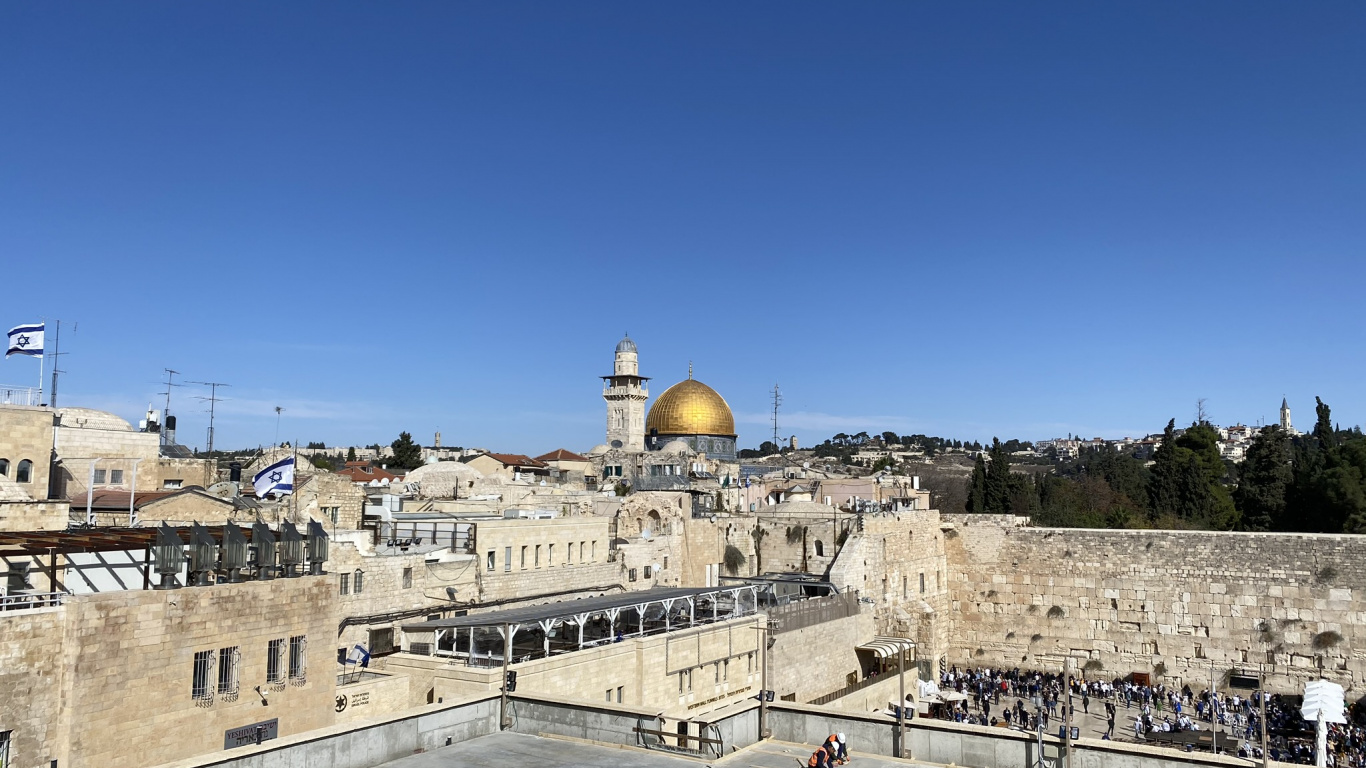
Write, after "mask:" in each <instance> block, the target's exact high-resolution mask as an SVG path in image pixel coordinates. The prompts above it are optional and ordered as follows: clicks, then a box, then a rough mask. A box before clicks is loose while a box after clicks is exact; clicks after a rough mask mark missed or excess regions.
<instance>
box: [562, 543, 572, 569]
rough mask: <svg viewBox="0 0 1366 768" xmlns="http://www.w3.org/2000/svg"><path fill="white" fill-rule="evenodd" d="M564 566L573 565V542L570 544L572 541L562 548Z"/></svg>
mask: <svg viewBox="0 0 1366 768" xmlns="http://www.w3.org/2000/svg"><path fill="white" fill-rule="evenodd" d="M564 564H565V565H573V564H574V542H572V541H571V542H569V543H568V544H566V545H565V547H564Z"/></svg>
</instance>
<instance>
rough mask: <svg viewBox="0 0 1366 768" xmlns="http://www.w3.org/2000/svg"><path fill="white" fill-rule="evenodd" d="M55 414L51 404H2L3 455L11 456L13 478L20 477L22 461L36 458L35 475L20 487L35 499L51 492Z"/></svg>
mask: <svg viewBox="0 0 1366 768" xmlns="http://www.w3.org/2000/svg"><path fill="white" fill-rule="evenodd" d="M54 416H55V414H54V413H53V411H52V409H51V408H39V407H26V406H21V405H0V459H8V460H9V473H8V477H9V479H10V480H14V479H15V478H16V477H17V474H16V473H17V472H18V469H19V462H21V461H31V462H33V475H32V479H31V480H30V481H29V482H27V483H21V484H19V487H20V488H21V489H23V491H24V492H25V493H27V494H28V496H29V498H31V499H33V500H35V501H39V500H42V499H46V498H47V496H48V473H49V471H50V470H51V462H52V429H53V427H52V420H53V418H54Z"/></svg>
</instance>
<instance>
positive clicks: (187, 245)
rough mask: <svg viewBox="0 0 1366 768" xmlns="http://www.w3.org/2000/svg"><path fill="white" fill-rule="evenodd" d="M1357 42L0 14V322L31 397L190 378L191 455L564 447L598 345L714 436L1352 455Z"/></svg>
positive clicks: (636, 15) (291, 10) (579, 438)
mask: <svg viewBox="0 0 1366 768" xmlns="http://www.w3.org/2000/svg"><path fill="white" fill-rule="evenodd" d="M1362 39H1366V5H1363V4H1361V3H1358V2H1350V3H1349V2H1344V3H1333V2H1319V3H1311V4H1292V3H1253V2H1247V3H1152V2H1144V3H1071V4H1063V3H1004V2H1001V3H985V4H974V3H963V2H954V3H940V4H932V3H862V4H827V3H801V2H797V3H791V2H781V3H779V2H772V3H760V2H755V3H743V4H737V3H710V4H708V3H689V4H686V5H675V6H672V7H670V6H667V5H665V4H661V3H606V2H603V3H553V4H551V3H547V4H527V3H450V2H432V3H420V2H407V3H399V4H392V3H389V4H379V3H364V4H362V3H315V4H310V3H288V4H281V3H265V2H261V3H250V2H233V3H172V2H165V3H117V4H115V3H106V4H89V3H86V4H75V3H68V4H59V3H7V4H4V5H0V104H3V110H2V112H0V114H3V119H0V263H3V265H4V270H3V272H4V277H3V282H0V325H5V326H8V325H13V324H19V323H23V322H29V321H33V320H36V319H38V318H39V317H48V318H58V317H60V318H62V319H63V320H64V325H63V329H64V331H63V339H62V349H63V351H65V352H69V353H70V354H69V355H68V356H65V357H64V358H63V367H64V368H65V369H66V370H67V371H68V373H67V374H66V375H65V376H64V377H63V378H62V380H61V384H60V389H61V400H62V403H63V404H66V405H87V406H91V407H97V408H107V409H111V410H115V411H117V412H118V413H120V414H122V415H124V416H126V417H128V418H130V419H136V418H137V417H138V415H139V414H140V412H141V411H142V410H143V409H144V408H145V406H146V403H147V402H148V401H150V400H154V399H156V398H155V394H154V393H156V392H157V391H158V390H159V385H158V384H157V382H158V381H159V380H160V378H161V375H162V374H161V371H162V369H163V368H166V367H170V368H174V369H176V370H179V371H182V372H183V374H184V378H185V379H189V380H204V381H222V382H227V383H229V384H231V385H232V386H231V388H229V389H227V390H225V391H224V393H223V394H224V395H225V396H226V397H228V398H230V399H229V400H228V401H226V402H224V403H221V404H220V406H219V409H220V410H219V418H218V423H217V427H218V440H217V442H218V444H219V445H220V446H246V445H256V444H259V443H269V442H271V441H272V440H274V438H275V422H276V419H275V413H274V407H275V406H276V405H280V406H283V407H284V408H285V411H284V413H283V415H282V418H281V427H280V432H281V435H280V437H281V439H298V440H301V441H308V440H323V441H326V442H327V443H328V444H329V445H331V444H348V443H352V442H355V443H369V442H388V441H390V440H392V439H393V437H394V436H395V435H396V434H397V433H398V431H399V430H408V431H411V432H412V433H414V435H416V436H417V437H418V438H419V439H421V440H422V441H423V442H430V439H431V433H432V432H434V431H435V430H437V429H440V430H441V431H442V433H443V438H444V442H445V443H446V444H456V445H480V446H484V447H487V448H491V449H495V450H505V451H523V452H529V453H533V454H535V453H539V452H541V451H545V450H549V449H552V448H555V447H559V446H565V447H569V448H575V449H580V450H583V449H587V448H588V447H591V446H592V445H594V444H595V443H598V442H601V441H602V439H603V438H602V432H603V425H604V416H603V406H602V402H601V399H600V394H601V390H600V383H599V381H598V379H597V377H598V376H600V375H602V374H604V373H607V372H609V370H610V365H611V354H612V349H613V346H614V345H615V343H616V341H617V340H618V339H619V338H620V337H621V335H622V333H623V332H626V331H629V332H630V334H631V336H632V337H633V338H635V339H636V340H637V341H638V343H639V344H640V349H641V359H642V368H643V373H645V374H646V375H649V376H652V377H654V378H655V387H654V390H655V392H656V393H658V392H660V391H662V390H663V388H664V386H665V385H667V384H668V383H671V382H673V381H676V380H679V379H682V378H684V377H686V375H687V366H688V362H689V360H691V361H693V363H694V365H695V368H696V373H697V378H699V379H701V380H702V381H705V382H707V383H708V384H711V385H712V386H713V387H715V388H716V389H717V390H718V391H720V392H721V393H722V394H723V395H725V396H726V398H727V399H728V400H729V402H730V404H731V406H732V407H733V409H734V410H735V412H736V416H737V421H738V422H739V423H738V426H739V431H740V432H741V436H740V439H741V443H742V444H744V445H757V444H758V442H759V441H760V440H762V439H764V437H765V435H766V434H768V433H769V426H768V416H767V409H768V399H767V398H768V392H769V390H770V389H771V388H772V386H773V385H774V383H775V382H776V383H779V384H780V385H781V386H782V389H783V393H784V398H785V403H784V411H785V413H784V416H783V419H782V425H781V426H782V431H783V433H784V434H791V433H795V434H797V435H798V436H799V438H800V439H802V440H803V441H804V442H806V443H809V442H811V441H812V440H814V439H820V438H824V437H827V436H829V435H831V434H833V433H835V432H839V431H846V432H855V431H859V430H864V429H866V430H869V431H881V430H883V429H892V430H895V431H898V432H903V433H909V432H923V433H928V434H939V435H945V436H951V437H960V438H971V439H988V438H990V437H991V436H992V435H1000V436H1002V437H1020V438H1026V439H1036V438H1044V437H1051V436H1057V435H1062V434H1066V433H1068V432H1074V433H1080V434H1085V435H1088V436H1092V435H1103V436H1112V437H1118V436H1123V435H1126V434H1129V435H1134V434H1139V433H1143V432H1149V431H1157V430H1160V429H1161V427H1162V426H1163V425H1164V424H1165V423H1166V420H1167V419H1168V418H1171V417H1176V418H1177V420H1178V423H1181V422H1187V421H1189V420H1190V418H1191V417H1192V416H1193V414H1194V411H1195V402H1196V400H1197V398H1201V397H1203V398H1207V401H1208V402H1207V409H1208V411H1209V413H1210V414H1211V416H1212V417H1213V418H1214V420H1216V421H1218V422H1221V423H1233V422H1237V421H1242V422H1244V423H1255V422H1256V421H1257V420H1258V419H1260V418H1264V419H1266V420H1268V421H1270V420H1274V419H1275V418H1276V408H1277V406H1278V405H1279V404H1280V400H1281V397H1282V395H1285V396H1288V397H1289V398H1290V401H1291V405H1292V407H1293V408H1294V409H1295V415H1296V421H1297V423H1298V424H1299V425H1300V426H1308V425H1309V424H1310V423H1312V418H1313V407H1312V406H1313V397H1314V396H1315V395H1321V396H1322V397H1323V398H1324V399H1325V400H1326V401H1327V402H1329V403H1330V404H1331V405H1332V406H1333V407H1334V414H1335V416H1336V417H1337V418H1338V420H1340V421H1341V422H1342V423H1344V424H1357V423H1361V422H1363V421H1366V418H1363V412H1364V411H1366V390H1363V388H1362V387H1361V384H1360V382H1361V381H1362V380H1363V378H1366V370H1364V369H1366V362H1364V361H1363V356H1362V354H1361V351H1362V340H1363V338H1366V328H1364V327H1363V326H1364V325H1366V321H1364V320H1363V313H1362V312H1361V301H1360V298H1359V297H1360V295H1361V291H1362V286H1363V278H1364V277H1366V266H1363V259H1362V255H1363V253H1362V252H1363V245H1366V216H1364V215H1363V213H1366V139H1364V138H1363V137H1366V46H1362V45H1361V40H1362ZM76 322H79V330H78V331H76V332H75V333H74V334H72V333H70V332H69V330H70V327H71V325H72V324H73V323H76ZM35 368H36V365H35V363H34V361H32V360H27V359H20V358H11V359H9V360H7V361H4V362H3V363H0V382H3V383H6V384H28V383H29V382H31V381H34V380H36V378H37V372H36V370H35ZM201 390H203V388H202V387H185V388H181V389H177V390H176V393H175V397H176V401H173V410H175V411H177V412H178V413H179V415H180V419H181V427H180V431H181V435H180V436H181V442H184V443H186V444H189V445H198V446H200V447H202V446H203V444H204V439H203V434H204V428H205V426H207V414H205V413H203V410H204V408H203V406H202V404H201V403H199V402H198V401H194V400H192V399H191V398H192V397H193V396H195V395H202V394H207V391H201ZM177 402H178V405H177Z"/></svg>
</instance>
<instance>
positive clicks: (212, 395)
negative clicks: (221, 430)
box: [185, 381, 279, 454]
mask: <svg viewBox="0 0 1366 768" xmlns="http://www.w3.org/2000/svg"><path fill="white" fill-rule="evenodd" d="M185 383H186V384H203V385H204V386H206V387H208V388H209V396H208V397H204V396H202V395H196V396H195V398H194V399H196V400H202V401H204V402H207V403H208V404H209V453H210V454H212V453H213V412H214V405H215V404H217V403H218V402H219V401H220V400H226V399H227V398H224V397H219V396H218V388H219V387H230V386H232V385H231V384H224V383H223V382H221V381H187V382H185ZM276 429H279V427H278V425H277V427H276Z"/></svg>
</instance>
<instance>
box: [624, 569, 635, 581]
mask: <svg viewBox="0 0 1366 768" xmlns="http://www.w3.org/2000/svg"><path fill="white" fill-rule="evenodd" d="M626 580H627V581H635V580H636V569H634V568H632V569H631V570H629V571H627V572H626Z"/></svg>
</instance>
